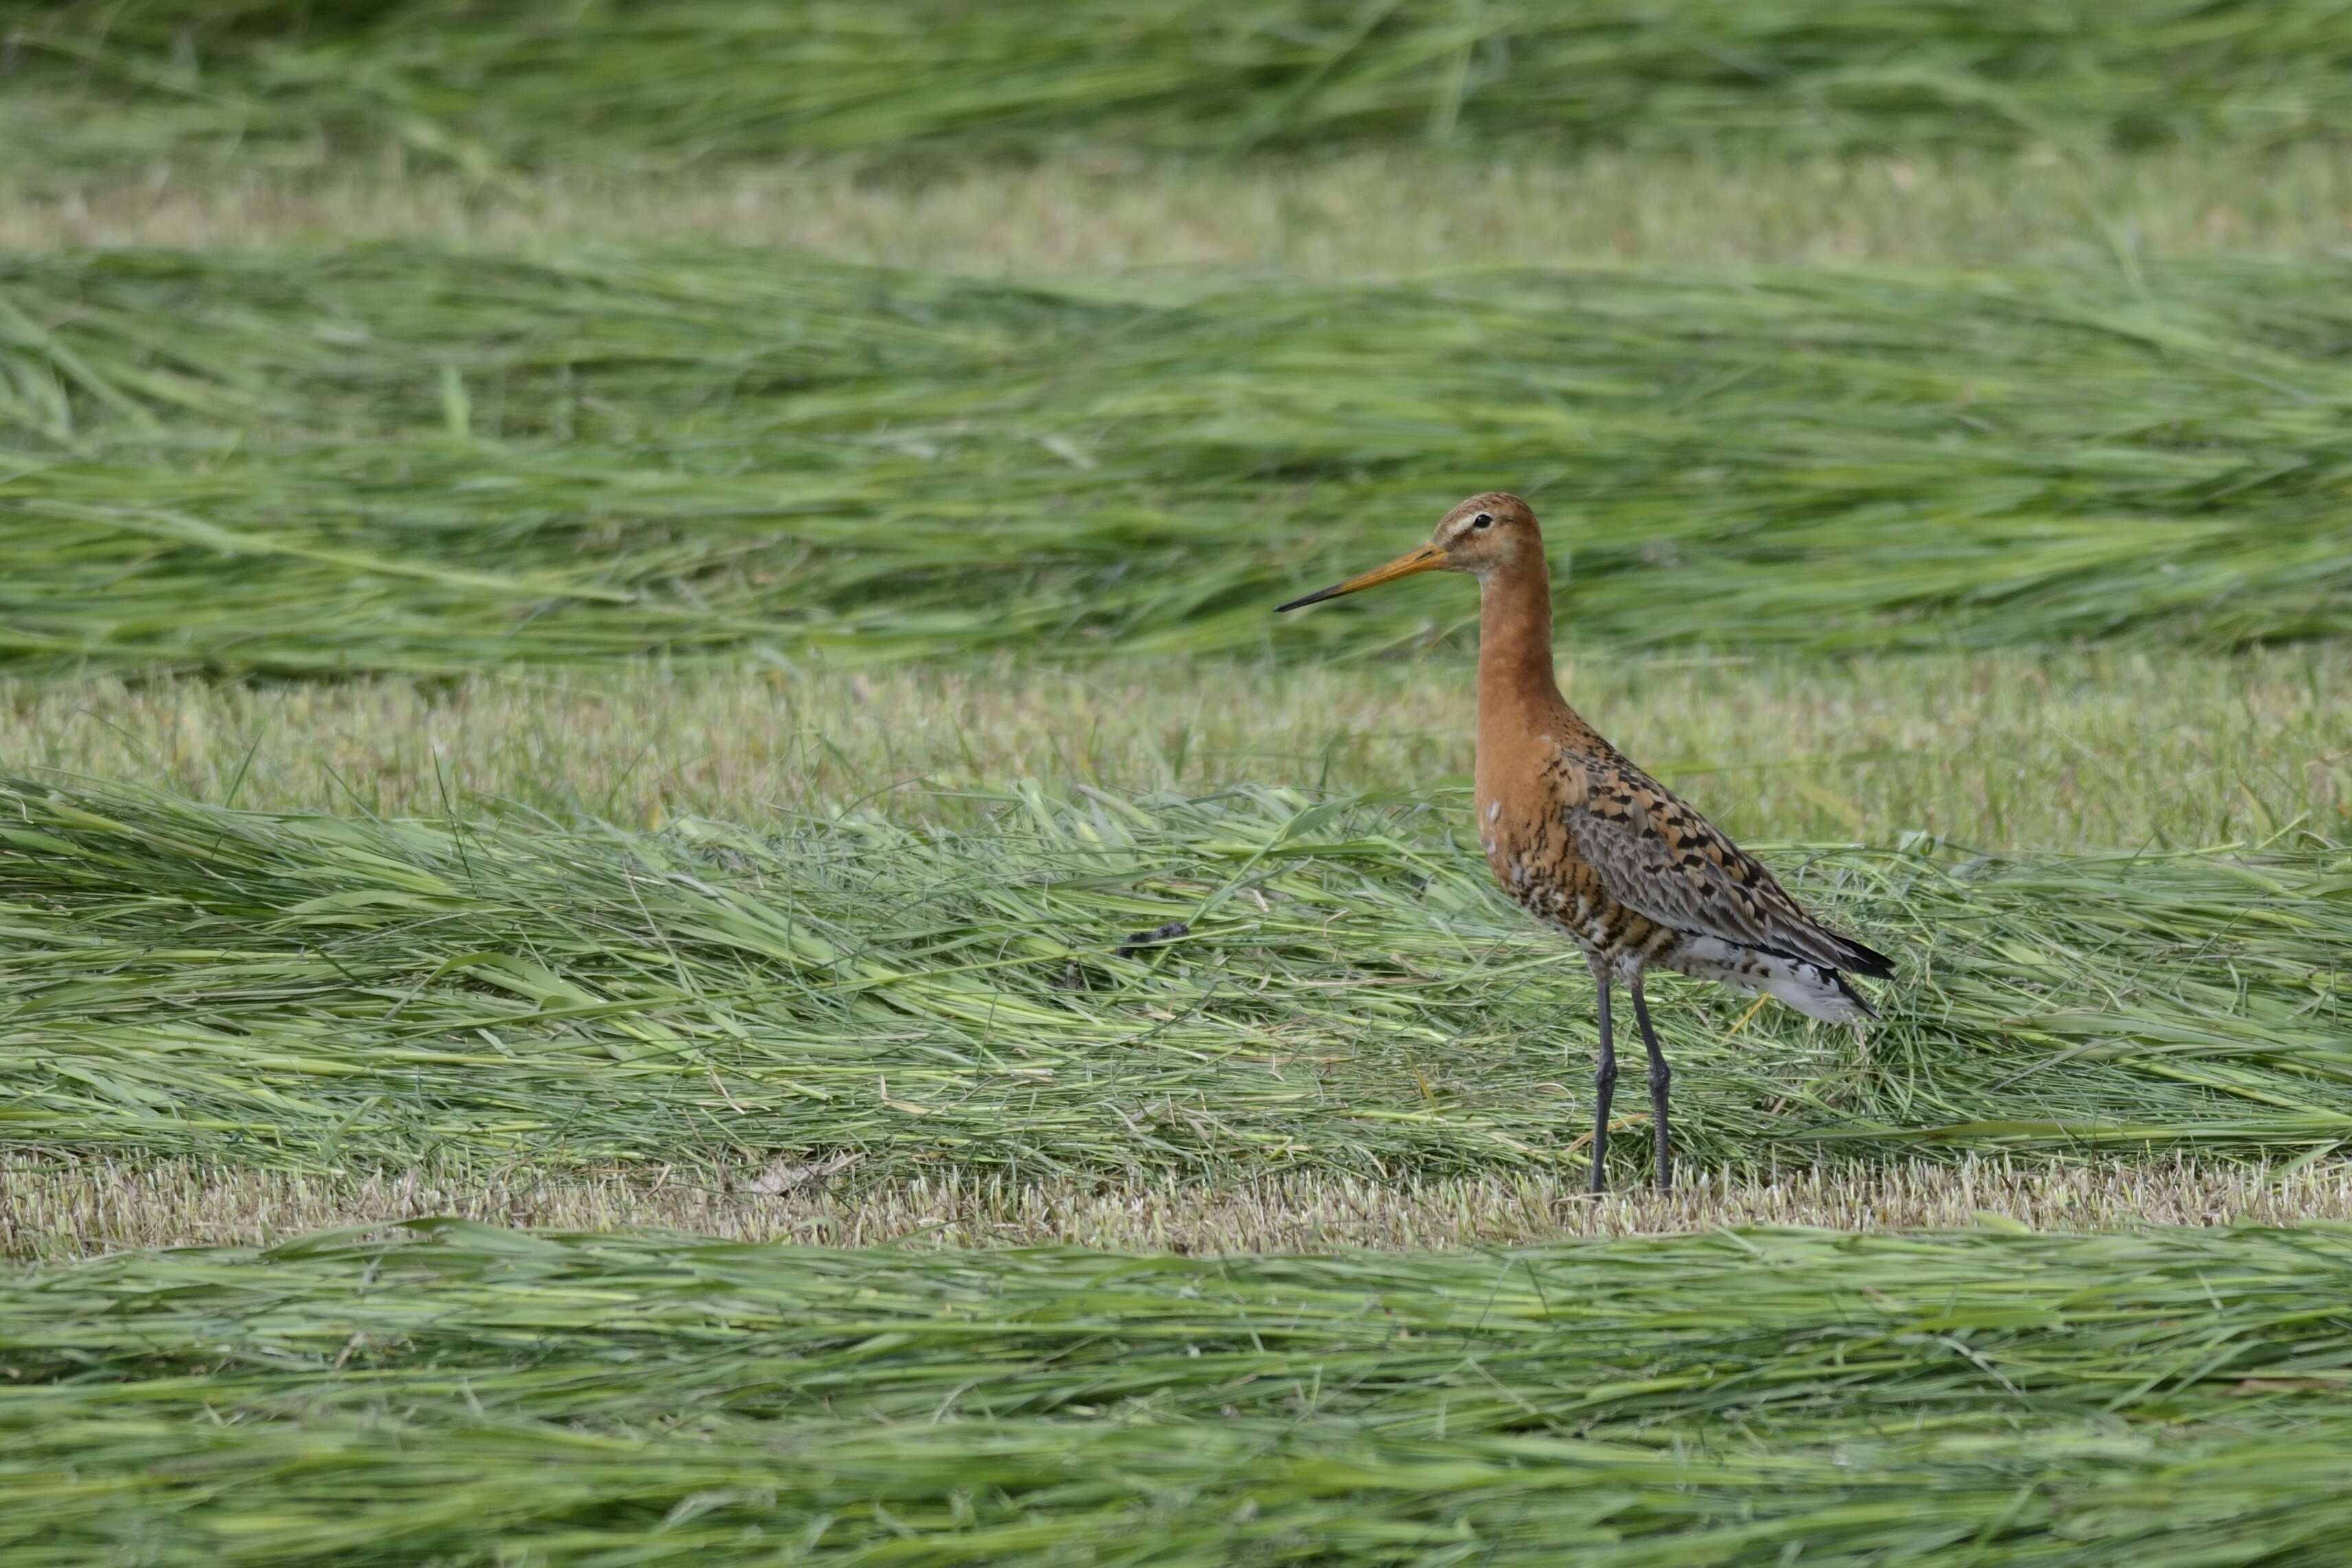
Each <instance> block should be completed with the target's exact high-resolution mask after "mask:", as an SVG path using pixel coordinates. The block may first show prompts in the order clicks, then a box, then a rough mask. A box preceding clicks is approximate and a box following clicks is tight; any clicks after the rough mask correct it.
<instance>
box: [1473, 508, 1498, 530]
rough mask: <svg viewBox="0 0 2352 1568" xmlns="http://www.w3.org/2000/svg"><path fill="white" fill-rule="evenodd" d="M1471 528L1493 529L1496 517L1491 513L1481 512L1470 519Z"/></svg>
mask: <svg viewBox="0 0 2352 1568" xmlns="http://www.w3.org/2000/svg"><path fill="white" fill-rule="evenodd" d="M1470 526H1471V527H1472V528H1493V527H1494V526H1495V516H1494V514H1493V513H1491V512H1481V513H1479V514H1478V515H1477V516H1476V517H1473V518H1471V519H1470Z"/></svg>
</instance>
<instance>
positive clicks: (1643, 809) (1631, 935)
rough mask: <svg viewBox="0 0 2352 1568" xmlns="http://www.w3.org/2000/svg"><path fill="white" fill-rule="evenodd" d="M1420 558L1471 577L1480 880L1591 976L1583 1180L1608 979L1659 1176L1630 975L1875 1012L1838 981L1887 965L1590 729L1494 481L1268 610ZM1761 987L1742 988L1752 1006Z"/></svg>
mask: <svg viewBox="0 0 2352 1568" xmlns="http://www.w3.org/2000/svg"><path fill="white" fill-rule="evenodd" d="M1426 571H1457V572H1464V573H1466V574H1468V575H1469V576H1472V577H1475V578H1476V579H1477V580H1478V688H1477V691H1478V740H1477V763H1476V770H1475V791H1474V796H1473V799H1474V810H1475V812H1476V821H1477V825H1478V836H1479V841H1480V843H1481V844H1482V846H1483V847H1484V848H1485V850H1486V862H1487V864H1488V865H1489V866H1490V867H1492V868H1493V871H1494V873H1495V876H1496V880H1497V881H1498V882H1500V883H1502V885H1503V888H1504V891H1505V892H1507V894H1509V895H1510V896H1511V898H1512V899H1514V900H1515V901H1516V902H1517V904H1519V905H1520V906H1521V907H1522V908H1524V909H1525V910H1527V911H1528V913H1529V914H1530V915H1534V916H1535V917H1536V919H1537V920H1538V921H1539V922H1541V923H1542V924H1544V925H1547V926H1549V927H1550V928H1551V929H1553V930H1555V931H1558V932H1560V933H1563V934H1565V935H1566V936H1568V937H1569V938H1570V939H1571V940H1572V941H1573V942H1574V943H1575V944H1576V946H1578V947H1580V948H1581V949H1582V950H1583V954H1584V958H1585V962H1586V963H1587V964H1588V965H1590V966H1591V970H1592V978H1593V982H1594V984H1595V985H1596V986H1597V987H1598V988H1599V990H1600V1004H1599V1023H1600V1033H1601V1042H1600V1043H1601V1054H1600V1062H1599V1065H1598V1067H1597V1068H1596V1069H1595V1071H1594V1073H1593V1090H1594V1095H1595V1100H1594V1106H1593V1123H1592V1174H1591V1190H1592V1191H1593V1192H1595V1193H1601V1192H1604V1191H1606V1190H1607V1176H1606V1173H1605V1170H1604V1161H1605V1160H1606V1158H1607V1155H1608V1150H1609V1107H1610V1102H1611V1097H1612V1094H1613V1093H1614V1092H1615V1090H1616V1086H1617V1052H1616V1045H1615V1041H1614V1040H1613V1039H1612V1033H1611V1022H1610V1016H1609V998H1610V992H1611V990H1612V988H1613V987H1615V986H1619V985H1622V987H1623V988H1625V990H1626V992H1627V994H1628V995H1629V996H1630V997H1631V998H1632V999H1633V1021H1634V1023H1635V1024H1636V1026H1638V1027H1639V1029H1640V1030H1641V1034H1642V1044H1643V1047H1644V1049H1645V1050H1646V1051H1648V1053H1649V1059H1650V1113H1651V1124H1652V1128H1653V1135H1654V1140H1655V1144H1656V1155H1655V1165H1654V1182H1655V1185H1656V1187H1657V1190H1659V1191H1660V1192H1667V1191H1671V1190H1672V1189H1673V1186H1674V1165H1673V1143H1672V1135H1671V1134H1670V1133H1669V1131H1668V1121H1667V1099H1668V1090H1669V1086H1670V1085H1671V1083H1672V1082H1673V1072H1672V1070H1671V1069H1669V1068H1668V1066H1667V1065H1666V1058H1665V1052H1664V1050H1663V1049H1662V1048H1661V1047H1660V1046H1659V1044H1658V1032H1657V1030H1655V1029H1654V1027H1652V1025H1651V1022H1650V1009H1649V1004H1648V1002H1647V1001H1646V1000H1645V999H1644V998H1643V990H1642V986H1643V976H1644V975H1645V974H1647V973H1648V971H1650V970H1651V969H1654V968H1656V969H1668V970H1673V971H1675V972H1677V973H1680V974H1684V975H1690V976H1696V977H1699V978H1701V979H1706V980H1715V981H1719V982H1721V983H1723V984H1725V985H1727V986H1730V987H1732V988H1735V989H1738V990H1743V991H1751V992H1752V991H1761V992H1764V993H1766V994H1767V995H1769V996H1772V997H1777V998H1780V1000H1781V1001H1784V1002H1786V1003H1788V1004H1789V1005H1790V1006H1791V1007H1793V1008H1795V1009H1797V1010H1798V1011H1799V1012H1801V1013H1804V1014H1806V1015H1807V1016H1808V1017H1811V1018H1816V1019H1823V1020H1825V1021H1829V1022H1833V1023H1850V1024H1854V1025H1856V1026H1859V1025H1860V1024H1861V1022H1862V1021H1863V1020H1864V1019H1870V1018H1875V1017H1876V1016H1877V1014H1876V1012H1875V1011H1874V1009H1872V1007H1871V1005H1870V1002H1869V1000H1868V998H1865V997H1864V995H1863V994H1862V993H1861V992H1860V991H1857V990H1856V989H1855V988H1853V983H1852V977H1856V976H1862V977H1870V978H1874V979H1885V978H1887V977H1891V976H1893V974H1894V973H1895V965H1894V961H1893V960H1891V959H1890V958H1888V957H1887V956H1885V954H1883V953H1879V952H1877V951H1874V949H1872V948H1869V947H1866V946H1863V944H1861V943H1859V942H1857V941H1855V940H1853V938H1852V937H1850V936H1842V935H1840V934H1839V933H1837V932H1835V931H1832V930H1831V929H1830V928H1829V927H1828V926H1826V925H1822V923H1821V922H1820V921H1818V920H1816V919H1814V918H1813V917H1812V916H1811V915H1809V914H1807V913H1806V912H1805V910H1804V908H1803V907H1802V906H1801V905H1800V904H1798V903H1797V901H1796V900H1795V899H1794V898H1792V897H1790V894H1789V892H1788V890H1787V889H1785V888H1783V887H1782V886H1781V885H1780V881H1779V880H1778V879H1777V878H1775V877H1774V876H1773V874H1772V873H1771V872H1770V871H1769V870H1768V869H1767V868H1766V867H1765V865H1764V864H1763V862H1760V861H1759V860H1757V859H1756V858H1755V857H1754V856H1753V855H1750V854H1749V853H1748V852H1747V851H1745V850H1743V849H1741V848H1740V847H1739V846H1738V844H1735V843H1733V842H1732V841H1731V840H1730V839H1729V838H1727V836H1726V835H1725V834H1724V833H1723V831H1721V830H1720V829H1718V828H1717V827H1716V826H1715V824H1714V823H1712V822H1710V821H1707V820H1706V818H1705V817H1703V816H1701V815H1700V814H1699V813H1698V812H1697V811H1696V810H1694V809H1693V808H1692V807H1691V806H1690V805H1689V804H1688V803H1687V802H1686V801H1685V800H1682V799H1681V797H1679V796H1677V795H1675V792H1674V791H1673V790H1671V789H1667V788H1666V787H1665V786H1664V785H1663V784H1660V783H1659V782H1658V781H1657V780H1656V779H1653V778H1651V777H1650V776H1649V775H1648V774H1647V773H1644V772H1643V771H1642V769H1641V768H1637V767H1635V766H1634V764H1633V761H1632V760H1631V759H1630V758H1627V757H1626V756H1625V754H1624V753H1623V752H1622V751H1620V750H1618V749H1617V748H1616V747H1613V746H1612V745H1610V744H1609V742H1608V741H1606V740H1605V739H1603V738H1601V734H1600V732H1599V731H1597V730H1595V729H1594V728H1593V727H1591V725H1590V724H1587V723H1586V722H1585V721H1584V720H1583V719H1582V718H1581V717H1580V716H1578V714H1577V712H1576V710H1575V709H1573V708H1571V707H1570V706H1568V700H1567V699H1566V698H1565V697H1563V696H1562V695H1560V690H1559V679H1558V677H1557V676H1556V675H1555V674H1554V673H1553V668H1552V646H1551V629H1552V618H1551V569H1550V566H1549V562H1548V561H1547V560H1546V559H1545V557H1544V547H1543V534H1542V530H1541V529H1540V528H1538V526H1537V523H1536V515H1535V512H1534V510H1533V508H1531V507H1529V506H1528V503H1527V502H1525V501H1523V500H1521V499H1520V498H1519V497H1517V496H1514V495H1510V494H1507V493H1506V492H1503V491H1489V492H1487V493H1486V494H1484V495H1477V496H1473V497H1470V498H1469V499H1467V500H1465V501H1463V502H1461V503H1460V504H1459V505H1457V506H1455V507H1454V508H1453V509H1452V510H1451V511H1448V512H1447V513H1446V514H1445V516H1444V518H1442V519H1441V520H1440V521H1439V523H1438V525H1437V529H1436V532H1434V533H1433V534H1432V535H1431V536H1430V539H1429V542H1428V543H1427V544H1425V545H1423V546H1421V547H1420V548H1419V549H1412V550H1408V551H1406V552H1405V553H1404V554H1403V555H1401V556H1399V557H1398V558H1397V559H1394V560H1392V561H1391V562H1389V563H1388V564H1387V565H1386V566H1380V567H1374V568H1373V569H1372V570H1370V571H1367V572H1363V573H1361V574H1360V575H1358V576H1355V577H1351V578H1349V579H1348V580H1346V581H1345V582H1339V583H1334V584H1333V585H1332V586H1331V587H1329V588H1326V589H1321V590H1318V591H1316V592H1313V593H1309V594H1305V595H1302V596H1301V597H1299V598H1297V599H1294V600H1292V601H1289V602H1288V603H1286V604H1281V605H1277V606H1276V611H1277V612H1286V611H1292V610H1298V609H1301V608H1304V607H1305V606H1307V605H1309V604H1319V603H1321V602H1323V601H1325V600H1327V599H1337V598H1339V597H1340V596H1341V595H1343V594H1349V593H1360V592H1362V591H1364V590H1365V589H1368V588H1376V587H1378V586H1380V585H1381V584H1382V583H1385V582H1393V581H1395V580H1398V579H1400V578H1405V577H1412V576H1414V575H1416V574H1417V573H1421V572H1426ZM1760 1004H1761V998H1759V1005H1760Z"/></svg>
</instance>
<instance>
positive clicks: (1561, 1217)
mask: <svg viewBox="0 0 2352 1568" xmlns="http://www.w3.org/2000/svg"><path fill="white" fill-rule="evenodd" d="M839 1179H840V1181H841V1182H842V1183H844V1184H845V1185H843V1186H838V1187H836V1186H834V1185H833V1184H831V1183H829V1182H827V1181H826V1180H825V1179H824V1177H823V1176H812V1175H811V1174H810V1173H808V1172H806V1171H804V1170H799V1169H794V1168H791V1167H784V1168H779V1169H777V1170H773V1171H770V1172H759V1171H748V1170H747V1171H743V1172H741V1173H739V1175H738V1176H736V1177H735V1178H734V1179H733V1180H731V1181H730V1182H728V1183H727V1184H726V1185H725V1186H709V1185H703V1184H701V1183H677V1184H673V1183H670V1182H666V1181H661V1180H649V1179H646V1178H645V1177H641V1176H640V1177H632V1176H619V1175H615V1176H607V1177H604V1178H579V1177H566V1178H562V1179H553V1180H549V1179H541V1178H539V1177H536V1176H532V1175H531V1174H530V1173H529V1172H528V1171H523V1170H517V1171H513V1172H509V1173H507V1174H504V1175H499V1176H483V1177H476V1178H468V1179H463V1180H448V1179H433V1178H428V1177H424V1176H416V1175H390V1176H354V1177H351V1178H349V1179H345V1180H341V1181H329V1180H321V1179H319V1178H314V1177H309V1176H296V1175H289V1174H286V1173H281V1172H272V1171H254V1170H228V1169H211V1168H206V1167H203V1166H193V1165H188V1164H183V1163H178V1162H163V1163H150V1162H118V1161H111V1160H89V1161H71V1162H67V1161H60V1162H56V1163H40V1162H26V1163H19V1164H18V1165H16V1166H14V1167H12V1168H9V1169H7V1170H5V1171H0V1253H5V1255H8V1256H12V1257H71V1256H84V1255H89V1254H95V1253H102V1252H111V1251H119V1250H121V1249H127V1248H136V1247H171V1246H187V1245H203V1246H261V1245H267V1244H269V1243H271V1242H274V1241H278V1240H281V1239H285V1238H287V1237H289V1236H295V1235H299V1234H302V1233H304V1232H307V1231H312V1230H318V1229H321V1228H328V1227H333V1226H348V1225H373V1224H378V1223H388V1222H392V1221H395V1220H400V1219H406V1218H415V1217H419V1216H427V1215H459V1216H463V1217H465V1218H471V1219H479V1220H486V1221H489V1222H492V1223H498V1224H511V1225H529V1226H534V1227H541V1228H550V1229H556V1230H604V1229H611V1228H615V1227H650V1228H658V1229H666V1230H676V1231H682V1232H688V1233H690V1234H694V1235H698V1236H713V1237H721V1238H727V1239H736V1240H743V1241H805V1242H817V1243H822V1244H824V1245H828V1246H842V1247H867V1246H883V1245H907V1244H918V1245H924V1246H941V1247H1027V1246H1041V1245H1048V1244H1057V1243H1060V1244H1071V1245H1078V1246H1087V1247H1112V1248H1122V1249H1150V1250H1162V1251H1189V1252H1274V1251H1318V1250H1327V1249H1335V1248H1378V1249H1430V1248H1440V1249H1446V1248H1463V1247H1487V1246H1515V1245H1521V1244H1532V1243H1541V1242H1547V1241H1557V1240H1562V1239H1576V1238H1592V1237H1607V1236H1628V1235H1636V1234H1654V1233H1659V1232H1672V1231H1692V1230H1709V1229H1714V1228H1719V1227H1723V1226H1738V1225H1805V1226H1819V1227H1824V1228H1833V1229H1839V1230H1888V1229H1916V1228H1935V1229H1942V1228H1958V1227H1967V1226H1972V1225H1982V1224H1987V1223H1990V1224H2016V1225H2024V1226H2027V1227H2030V1228H2033V1229H2036V1230H2065V1231H2095V1230H2112V1229H2117V1228H2125V1227H2129V1226H2139V1225H2229V1224H2237V1223H2250V1224H2261V1225H2278V1224H2296V1223H2302V1222H2305V1221H2308V1220H2315V1219H2321V1220H2352V1170H2347V1168H2346V1167H2345V1166H2343V1165H2342V1164H2340V1163H2334V1162H2331V1163H2329V1164H2327V1165H2324V1166H2317V1167H2313V1168H2309V1169H2305V1170H2300V1171H2280V1170H2267V1169H2263V1168H2260V1167H2257V1166H2245V1165H2225V1164H2200V1163H2196V1162H2193V1161H2160V1162H2158V1161H2151V1162H2140V1161H2132V1162H2120V1161H2119V1162H2116V1163H2113V1164H2103V1165H2096V1166H2080V1165H2052V1164H2033V1163H2022V1162H2020V1163H2012V1162H2010V1161H2006V1160H1977V1159H1970V1160H1966V1161H1963V1162H1961V1163H1959V1164H1957V1165H1950V1164H1924V1163H1923V1164H1909V1165H1898V1166H1889V1167H1886V1168H1884V1169H1881V1170H1879V1171H1877V1172H1875V1173H1872V1174H1869V1175H1857V1174H1856V1173H1854V1172H1853V1171H1851V1170H1847V1171H1843V1172H1837V1173H1833V1174H1832V1173H1825V1172H1822V1171H1815V1170H1792V1171H1787V1172H1781V1173H1777V1174H1771V1175H1767V1174H1764V1173H1749V1174H1747V1175H1726V1174H1724V1173H1720V1172H1716V1173H1709V1172H1704V1171H1699V1172H1693V1173H1690V1176H1689V1177H1688V1179H1687V1180H1686V1181H1685V1182H1684V1184H1683V1185H1682V1186H1681V1187H1680V1188H1679V1189H1678V1190H1676V1191H1675V1192H1674V1193H1672V1194H1670V1195H1666V1196H1663V1197H1662V1196H1660V1195H1658V1194H1656V1193H1653V1192H1649V1191H1646V1190H1642V1189H1634V1190H1630V1191H1626V1192H1621V1193H1612V1194H1610V1195H1608V1196H1606V1197H1601V1198H1593V1197H1588V1196H1587V1195H1586V1194H1585V1193H1584V1192H1583V1190H1582V1187H1581V1184H1580V1182H1579V1181H1578V1180H1577V1179H1576V1178H1575V1177H1574V1176H1572V1175H1569V1176H1559V1177H1538V1176H1531V1177H1521V1178H1502V1177H1481V1178H1465V1179H1455V1180H1446V1181H1433V1182H1425V1183H1414V1184H1389V1183H1374V1182H1369V1181H1363V1180H1356V1179H1347V1178H1340V1177H1333V1176H1300V1177H1297V1178H1293V1179H1289V1180H1275V1181H1260V1182H1255V1183H1246V1184H1238V1185H1223V1184H1221V1185H1218V1186H1172V1185H1148V1186H1121V1185H1118V1184H1109V1185H1091V1184H1076V1183H1049V1184H1016V1183H1013V1182H1008V1181H1003V1180H999V1179H991V1178H986V1177H980V1176H971V1175H963V1176H945V1177H942V1178H940V1179H939V1180H937V1181H918V1182H915V1183H911V1184H908V1185H904V1186H886V1187H878V1188H875V1187H866V1188H861V1187H860V1186H857V1185H856V1173H855V1171H854V1169H852V1170H848V1171H845V1172H843V1173H841V1175H840V1177H839ZM794 1183H798V1184H799V1185H797V1186H794V1185H793V1184H794ZM761 1186H767V1187H771V1188H773V1187H780V1186H781V1187H785V1188H787V1189H788V1190H784V1191H781V1192H765V1191H761V1190H759V1189H760V1187H761Z"/></svg>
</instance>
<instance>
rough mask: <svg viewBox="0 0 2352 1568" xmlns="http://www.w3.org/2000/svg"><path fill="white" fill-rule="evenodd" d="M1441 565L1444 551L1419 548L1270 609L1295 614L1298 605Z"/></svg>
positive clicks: (1356, 590) (1375, 586) (1379, 583)
mask: <svg viewBox="0 0 2352 1568" xmlns="http://www.w3.org/2000/svg"><path fill="white" fill-rule="evenodd" d="M1444 564H1445V552H1444V550H1442V549H1438V548H1437V547H1436V546H1435V545H1423V546H1422V547H1421V548H1420V549H1415V550H1407V551H1405V553H1404V554H1402V555H1401V556H1399V557H1397V558H1396V559H1394V560H1392V561H1391V562H1389V563H1388V565H1386V566H1376V567H1374V568H1373V569H1372V570H1370V571H1368V572H1366V573H1364V575H1363V576H1361V577H1351V578H1349V580H1347V581H1345V582H1339V583H1334V584H1332V585H1331V586H1330V587H1329V588H1326V589H1321V590H1318V591H1316V592H1314V593H1310V594H1308V595H1307V596H1306V597H1305V598H1304V599H1294V600H1292V601H1290V602H1289V603H1287V604H1277V605H1276V606H1275V607H1274V611H1275V613H1276V614H1277V615H1279V614H1281V613H1282V612H1284V611H1286V610H1296V609H1297V608H1298V607H1299V606H1300V605H1302V604H1320V603H1322V602H1323V601H1325V600H1327V599H1337V598H1339V596H1340V595H1341V594H1343V593H1360V592H1362V591H1364V590H1365V589H1367V588H1378V587H1379V586H1380V585H1381V583H1383V582H1394V581H1395V580H1397V579H1398V578H1400V577H1411V576H1412V574H1413V573H1414V572H1416V571H1434V570H1437V569H1438V568H1439V567H1441V566H1444Z"/></svg>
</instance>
